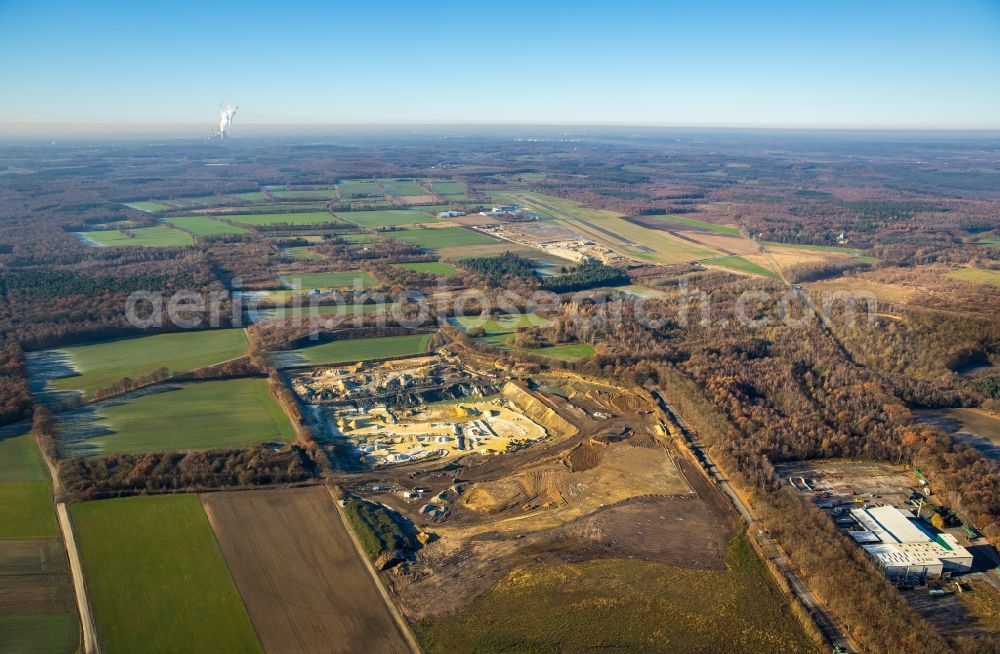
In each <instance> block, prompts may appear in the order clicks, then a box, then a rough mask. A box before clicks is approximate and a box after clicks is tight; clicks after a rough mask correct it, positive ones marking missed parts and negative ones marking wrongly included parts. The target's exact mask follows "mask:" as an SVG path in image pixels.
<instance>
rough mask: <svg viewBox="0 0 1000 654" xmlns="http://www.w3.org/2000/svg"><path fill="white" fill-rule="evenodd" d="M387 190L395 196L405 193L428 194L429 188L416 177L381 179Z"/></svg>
mask: <svg viewBox="0 0 1000 654" xmlns="http://www.w3.org/2000/svg"><path fill="white" fill-rule="evenodd" d="M379 181H380V182H381V183H382V186H384V187H385V192H386V193H388V194H389V195H391V196H393V197H397V198H398V197H400V196H404V195H427V189H425V188H424V187H423V186H421V185H420V184H418V183H417V180H414V179H380V180H379Z"/></svg>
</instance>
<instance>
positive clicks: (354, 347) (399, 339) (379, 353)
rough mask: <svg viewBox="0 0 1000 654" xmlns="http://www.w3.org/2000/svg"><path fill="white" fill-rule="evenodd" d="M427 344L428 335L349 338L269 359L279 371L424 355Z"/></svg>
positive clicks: (274, 355)
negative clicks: (299, 367) (282, 368)
mask: <svg viewBox="0 0 1000 654" xmlns="http://www.w3.org/2000/svg"><path fill="white" fill-rule="evenodd" d="M430 340H431V335H430V334H407V335H405V336H381V337H376V338H351V339H344V340H339V341H331V342H329V343H322V344H320V345H310V346H307V347H303V348H299V349H297V350H291V351H287V352H275V353H273V356H272V359H273V360H274V361H275V363H277V365H279V366H280V367H290V366H303V365H327V364H333V363H345V362H348V361H367V360H370V359H389V358H393V357H402V356H407V355H410V354H420V353H421V352H426V351H427V346H428V344H429V343H430Z"/></svg>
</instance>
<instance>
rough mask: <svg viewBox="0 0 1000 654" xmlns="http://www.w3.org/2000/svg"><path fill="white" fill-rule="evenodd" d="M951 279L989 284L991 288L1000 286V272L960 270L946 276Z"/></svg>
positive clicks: (981, 269)
mask: <svg viewBox="0 0 1000 654" xmlns="http://www.w3.org/2000/svg"><path fill="white" fill-rule="evenodd" d="M944 276H945V277H950V278H951V279H960V280H962V281H965V282H975V283H977V284H989V285H990V286H1000V270H986V269H984V268H959V269H958V270H952V271H951V272H947V273H945V274H944Z"/></svg>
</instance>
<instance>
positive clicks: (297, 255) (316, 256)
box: [281, 245, 323, 261]
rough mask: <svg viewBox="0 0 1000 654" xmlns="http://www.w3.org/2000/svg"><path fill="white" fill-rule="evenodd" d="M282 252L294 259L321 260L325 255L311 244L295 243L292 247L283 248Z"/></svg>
mask: <svg viewBox="0 0 1000 654" xmlns="http://www.w3.org/2000/svg"><path fill="white" fill-rule="evenodd" d="M281 253H282V254H283V255H285V256H286V257H288V258H290V259H291V260H292V261H319V260H320V259H322V258H323V255H322V254H320V253H319V252H317V251H316V250H314V249H313V248H312V246H309V245H295V246H292V247H290V248H282V249H281Z"/></svg>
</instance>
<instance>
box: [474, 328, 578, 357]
mask: <svg viewBox="0 0 1000 654" xmlns="http://www.w3.org/2000/svg"><path fill="white" fill-rule="evenodd" d="M481 340H482V341H483V342H485V343H489V344H491V345H495V346H496V347H499V348H500V349H501V350H512V351H514V352H524V353H525V354H533V355H536V356H541V357H546V358H548V359H555V360H556V361H569V362H572V361H580V360H581V359H586V358H587V357H589V356H591V355H593V354H594V347H593V346H592V345H590V344H589V343H569V344H567V345H552V346H549V347H538V348H526V347H518V346H516V345H514V344H513V340H514V336H513V335H512V334H493V335H490V336H486V337H485V338H483V339H481Z"/></svg>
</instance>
